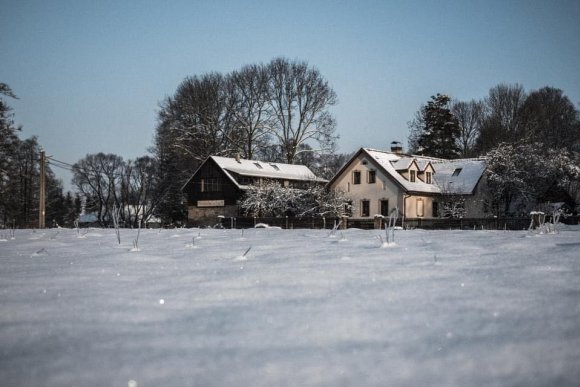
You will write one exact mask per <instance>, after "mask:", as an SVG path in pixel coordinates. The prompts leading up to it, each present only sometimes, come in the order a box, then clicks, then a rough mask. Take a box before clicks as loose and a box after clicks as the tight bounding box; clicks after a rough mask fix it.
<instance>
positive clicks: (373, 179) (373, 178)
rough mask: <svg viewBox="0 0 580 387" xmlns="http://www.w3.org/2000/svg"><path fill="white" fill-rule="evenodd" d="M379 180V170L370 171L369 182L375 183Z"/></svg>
mask: <svg viewBox="0 0 580 387" xmlns="http://www.w3.org/2000/svg"><path fill="white" fill-rule="evenodd" d="M376 181H377V171H372V170H371V171H369V174H368V182H369V184H375V182H376Z"/></svg>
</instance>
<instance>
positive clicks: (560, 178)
mask: <svg viewBox="0 0 580 387" xmlns="http://www.w3.org/2000/svg"><path fill="white" fill-rule="evenodd" d="M487 160H488V172H487V179H488V186H489V190H490V194H491V197H492V202H493V205H494V207H495V210H496V213H497V214H498V215H512V214H518V213H524V212H527V211H528V209H529V208H530V207H532V206H534V205H535V204H536V203H537V202H538V201H539V200H541V198H542V197H543V196H544V195H546V193H547V192H549V191H550V190H552V189H553V188H554V187H560V188H566V187H567V186H568V185H569V184H570V182H571V181H573V180H578V179H580V167H579V166H578V164H577V163H575V162H574V160H573V159H572V157H571V156H570V154H569V152H568V151H566V150H564V149H562V150H560V149H558V150H556V149H547V148H545V147H544V146H543V144H541V143H533V144H515V145H514V144H505V143H503V144H500V145H499V146H498V147H497V148H496V149H494V150H492V151H491V152H489V153H488V154H487Z"/></svg>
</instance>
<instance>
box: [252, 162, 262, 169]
mask: <svg viewBox="0 0 580 387" xmlns="http://www.w3.org/2000/svg"><path fill="white" fill-rule="evenodd" d="M254 165H255V166H256V167H258V169H262V168H263V167H262V166H261V165H260V163H254Z"/></svg>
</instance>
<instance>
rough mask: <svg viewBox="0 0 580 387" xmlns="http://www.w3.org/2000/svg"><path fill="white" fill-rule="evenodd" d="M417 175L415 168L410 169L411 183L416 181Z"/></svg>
mask: <svg viewBox="0 0 580 387" xmlns="http://www.w3.org/2000/svg"><path fill="white" fill-rule="evenodd" d="M416 177H417V172H415V170H414V169H411V170H410V171H409V181H410V182H411V183H414V182H415V179H416Z"/></svg>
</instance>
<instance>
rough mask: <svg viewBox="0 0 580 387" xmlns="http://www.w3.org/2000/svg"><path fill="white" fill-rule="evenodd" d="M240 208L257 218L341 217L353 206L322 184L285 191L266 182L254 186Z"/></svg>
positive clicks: (343, 196)
mask: <svg viewBox="0 0 580 387" xmlns="http://www.w3.org/2000/svg"><path fill="white" fill-rule="evenodd" d="M240 206H241V207H242V209H243V210H244V212H245V214H246V215H251V216H257V217H267V216H273V217H282V216H286V215H290V216H297V217H303V216H330V217H338V216H340V215H342V214H343V213H344V211H345V208H346V207H347V206H350V204H349V200H348V198H347V196H346V194H345V193H344V192H342V191H334V190H327V189H325V187H324V186H322V185H320V184H312V185H310V186H308V187H306V188H304V189H299V188H293V187H283V186H282V185H280V183H278V182H276V181H265V182H263V183H262V184H256V185H251V186H250V187H249V188H248V189H247V190H246V192H245V195H244V198H243V199H242V202H241V203H240Z"/></svg>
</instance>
